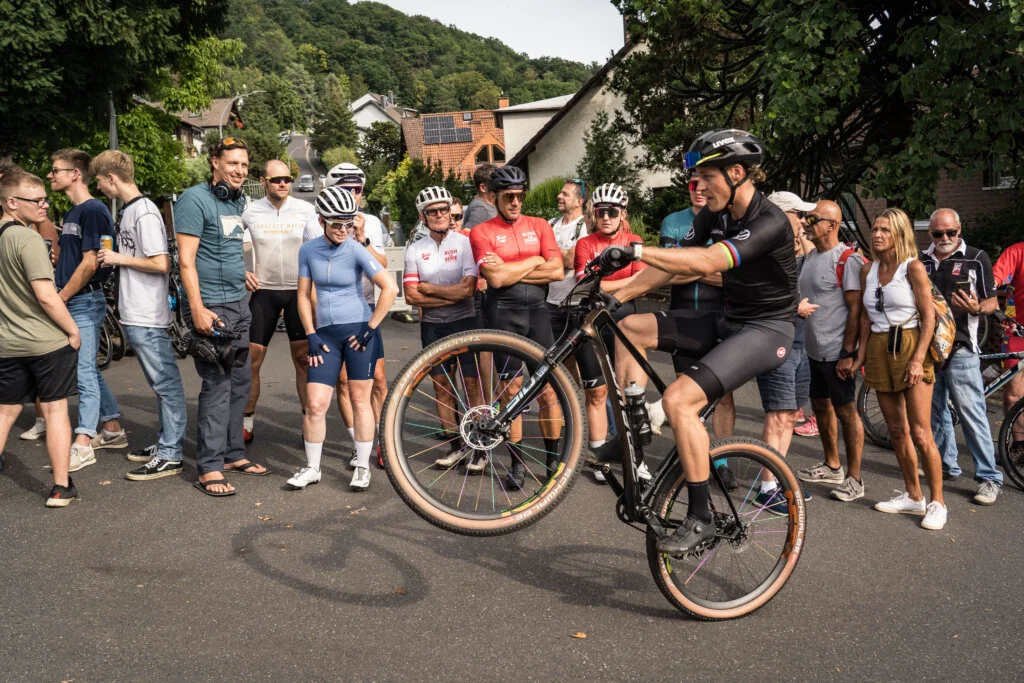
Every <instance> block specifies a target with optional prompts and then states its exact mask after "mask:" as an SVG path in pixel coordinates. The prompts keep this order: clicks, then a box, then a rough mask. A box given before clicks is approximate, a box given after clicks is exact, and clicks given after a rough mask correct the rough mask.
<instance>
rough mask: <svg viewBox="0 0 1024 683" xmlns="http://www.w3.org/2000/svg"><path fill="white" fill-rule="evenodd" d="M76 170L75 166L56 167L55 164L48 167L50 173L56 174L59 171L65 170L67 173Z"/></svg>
mask: <svg viewBox="0 0 1024 683" xmlns="http://www.w3.org/2000/svg"><path fill="white" fill-rule="evenodd" d="M77 170H78V169H77V168H57V167H56V166H54V167H53V168H51V169H50V173H53V174H54V175H56V174H58V173H60V172H61V171H66V172H68V173H72V172H74V171H77Z"/></svg>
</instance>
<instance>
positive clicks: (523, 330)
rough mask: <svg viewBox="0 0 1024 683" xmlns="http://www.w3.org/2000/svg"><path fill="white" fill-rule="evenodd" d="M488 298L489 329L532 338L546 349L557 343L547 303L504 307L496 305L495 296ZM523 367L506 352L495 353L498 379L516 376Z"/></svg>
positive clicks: (495, 369)
mask: <svg viewBox="0 0 1024 683" xmlns="http://www.w3.org/2000/svg"><path fill="white" fill-rule="evenodd" d="M488 299H489V301H488V304H489V305H488V307H487V308H486V310H485V311H484V313H485V314H486V318H487V320H486V323H487V325H486V326H487V328H488V329H492V330H503V331H505V332H514V333H516V334H518V335H522V336H524V337H526V338H527V339H532V340H533V341H535V342H537V343H538V344H540V345H541V346H543V347H544V348H545V349H547V348H549V347H550V346H551V345H552V344H554V343H555V337H554V334H553V333H552V331H551V317H550V316H549V315H548V308H547V305H541V306H537V307H535V308H503V307H498V306H497V305H496V303H497V302H496V301H495V300H494V298H493V297H488ZM521 367H522V366H521V364H519V363H513V362H512V360H511V359H510V358H509V357H508V356H506V355H505V354H502V353H496V354H494V372H495V373H496V374H497V376H498V379H510V378H512V377H514V376H515V375H516V374H519V372H520V370H521Z"/></svg>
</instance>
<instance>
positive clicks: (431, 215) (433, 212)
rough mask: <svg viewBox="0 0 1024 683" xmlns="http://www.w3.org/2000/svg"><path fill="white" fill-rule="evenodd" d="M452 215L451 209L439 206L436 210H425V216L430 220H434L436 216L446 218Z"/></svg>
mask: <svg viewBox="0 0 1024 683" xmlns="http://www.w3.org/2000/svg"><path fill="white" fill-rule="evenodd" d="M449 213H451V207H448V206H439V207H437V208H436V209H424V210H423V215H424V216H426V217H428V218H434V217H435V216H445V215H447V214H449Z"/></svg>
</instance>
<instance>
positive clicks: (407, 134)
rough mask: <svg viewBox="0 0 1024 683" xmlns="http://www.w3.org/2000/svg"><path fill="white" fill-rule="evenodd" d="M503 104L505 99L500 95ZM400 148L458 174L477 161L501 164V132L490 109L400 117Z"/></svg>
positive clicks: (470, 172)
mask: <svg viewBox="0 0 1024 683" xmlns="http://www.w3.org/2000/svg"><path fill="white" fill-rule="evenodd" d="M502 101H503V102H504V106H508V100H507V99H505V98H502ZM402 148H403V149H404V150H405V151H406V152H407V153H408V154H409V158H411V159H421V160H422V161H423V162H424V163H426V164H428V165H429V164H434V163H435V162H440V163H441V168H442V170H443V171H444V173H445V174H447V173H448V172H449V171H452V172H454V173H455V175H457V176H459V177H461V178H467V179H468V178H469V177H471V176H472V175H473V171H475V170H476V167H477V166H479V165H480V164H497V165H498V166H502V165H504V164H505V132H504V131H503V130H502V129H501V128H498V127H497V126H496V125H495V120H494V112H493V111H491V110H490V109H476V110H474V111H449V112H442V113H437V114H423V115H422V116H419V117H417V118H408V119H403V120H402Z"/></svg>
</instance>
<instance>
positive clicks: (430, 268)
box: [402, 230, 479, 323]
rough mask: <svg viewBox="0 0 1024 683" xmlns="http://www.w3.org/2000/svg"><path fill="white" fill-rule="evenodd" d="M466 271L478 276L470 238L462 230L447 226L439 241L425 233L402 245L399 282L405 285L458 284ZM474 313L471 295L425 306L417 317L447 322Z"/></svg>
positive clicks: (426, 320) (427, 320) (465, 274)
mask: <svg viewBox="0 0 1024 683" xmlns="http://www.w3.org/2000/svg"><path fill="white" fill-rule="evenodd" d="M467 275H472V276H473V277H479V273H478V271H477V267H476V261H474V260H473V249H472V247H470V245H469V238H468V237H466V236H465V235H463V234H461V233H458V232H456V231H454V230H449V231H448V234H447V235H445V236H444V239H443V240H441V243H440V244H438V243H437V242H435V241H434V239H433V238H432V237H430V236H429V235H427V236H426V237H422V238H420V239H418V240H416V241H415V242H413V243H412V244H410V245H409V246H408V247H406V248H405V273H404V274H403V275H402V282H403V283H405V284H406V285H415V284H419V283H420V282H427V283H430V284H432V285H457V284H459V283H460V282H462V278H464V277H466V276H467ZM475 314H476V313H475V311H474V309H473V297H472V296H470V297H468V298H466V299H463V300H462V301H459V302H458V303H454V304H451V305H448V306H439V307H437V308H424V309H423V317H422V318H420V320H422V321H423V322H425V323H450V322H453V321H455V320H463V319H464V318H472V317H473V316H474V315H475Z"/></svg>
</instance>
